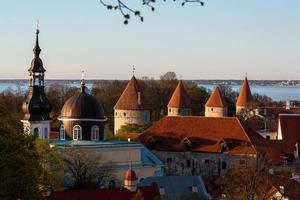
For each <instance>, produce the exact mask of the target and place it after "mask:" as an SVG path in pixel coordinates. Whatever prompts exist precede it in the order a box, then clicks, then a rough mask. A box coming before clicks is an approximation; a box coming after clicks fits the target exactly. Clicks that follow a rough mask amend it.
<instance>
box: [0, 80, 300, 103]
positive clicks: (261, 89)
mask: <svg viewBox="0 0 300 200" xmlns="http://www.w3.org/2000/svg"><path fill="white" fill-rule="evenodd" d="M63 84H64V85H66V86H70V87H78V85H79V82H77V81H69V82H65V81H64V82H63ZM198 85H199V86H202V87H204V88H206V89H207V90H210V91H211V90H213V89H214V88H215V87H216V85H214V84H198ZM86 86H87V87H88V88H92V86H93V83H92V82H91V81H90V82H88V83H87V84H86ZM228 86H230V87H231V88H232V90H233V91H236V92H238V91H239V90H240V87H241V85H228ZM250 87H251V91H252V93H258V94H261V95H267V96H268V97H270V98H272V99H273V100H275V101H286V100H294V101H300V86H261V85H251V86H250ZM27 88H28V83H27V82H26V81H20V82H15V81H11V82H10V81H4V82H3V81H2V82H0V92H4V91H12V92H24V91H26V90H27Z"/></svg>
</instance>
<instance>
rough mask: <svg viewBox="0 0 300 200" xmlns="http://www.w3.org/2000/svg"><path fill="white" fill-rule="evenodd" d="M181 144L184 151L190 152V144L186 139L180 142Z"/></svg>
mask: <svg viewBox="0 0 300 200" xmlns="http://www.w3.org/2000/svg"><path fill="white" fill-rule="evenodd" d="M181 144H182V145H183V148H184V150H185V151H191V150H192V142H191V141H190V140H189V139H188V138H187V137H186V138H184V139H183V140H182V141H181Z"/></svg>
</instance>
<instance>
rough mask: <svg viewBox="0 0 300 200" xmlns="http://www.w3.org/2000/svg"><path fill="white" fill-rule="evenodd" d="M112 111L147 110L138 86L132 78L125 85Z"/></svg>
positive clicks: (133, 77)
mask: <svg viewBox="0 0 300 200" xmlns="http://www.w3.org/2000/svg"><path fill="white" fill-rule="evenodd" d="M114 109H119V110H147V104H146V101H145V97H144V94H143V91H142V89H141V88H140V85H139V83H138V81H137V79H136V78H135V76H132V78H131V80H130V81H129V82H128V84H127V85H126V88H125V89H124V91H123V93H122V95H121V96H120V98H119V100H118V102H117V103H116V105H115V107H114Z"/></svg>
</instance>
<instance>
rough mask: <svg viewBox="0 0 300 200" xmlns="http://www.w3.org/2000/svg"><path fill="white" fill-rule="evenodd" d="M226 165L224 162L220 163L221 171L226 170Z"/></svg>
mask: <svg viewBox="0 0 300 200" xmlns="http://www.w3.org/2000/svg"><path fill="white" fill-rule="evenodd" d="M226 165H227V164H226V162H225V161H223V162H222V169H223V170H224V169H226V167H227V166H226Z"/></svg>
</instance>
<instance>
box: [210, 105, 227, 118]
mask: <svg viewBox="0 0 300 200" xmlns="http://www.w3.org/2000/svg"><path fill="white" fill-rule="evenodd" d="M226 116H227V108H220V107H205V117H226Z"/></svg>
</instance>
